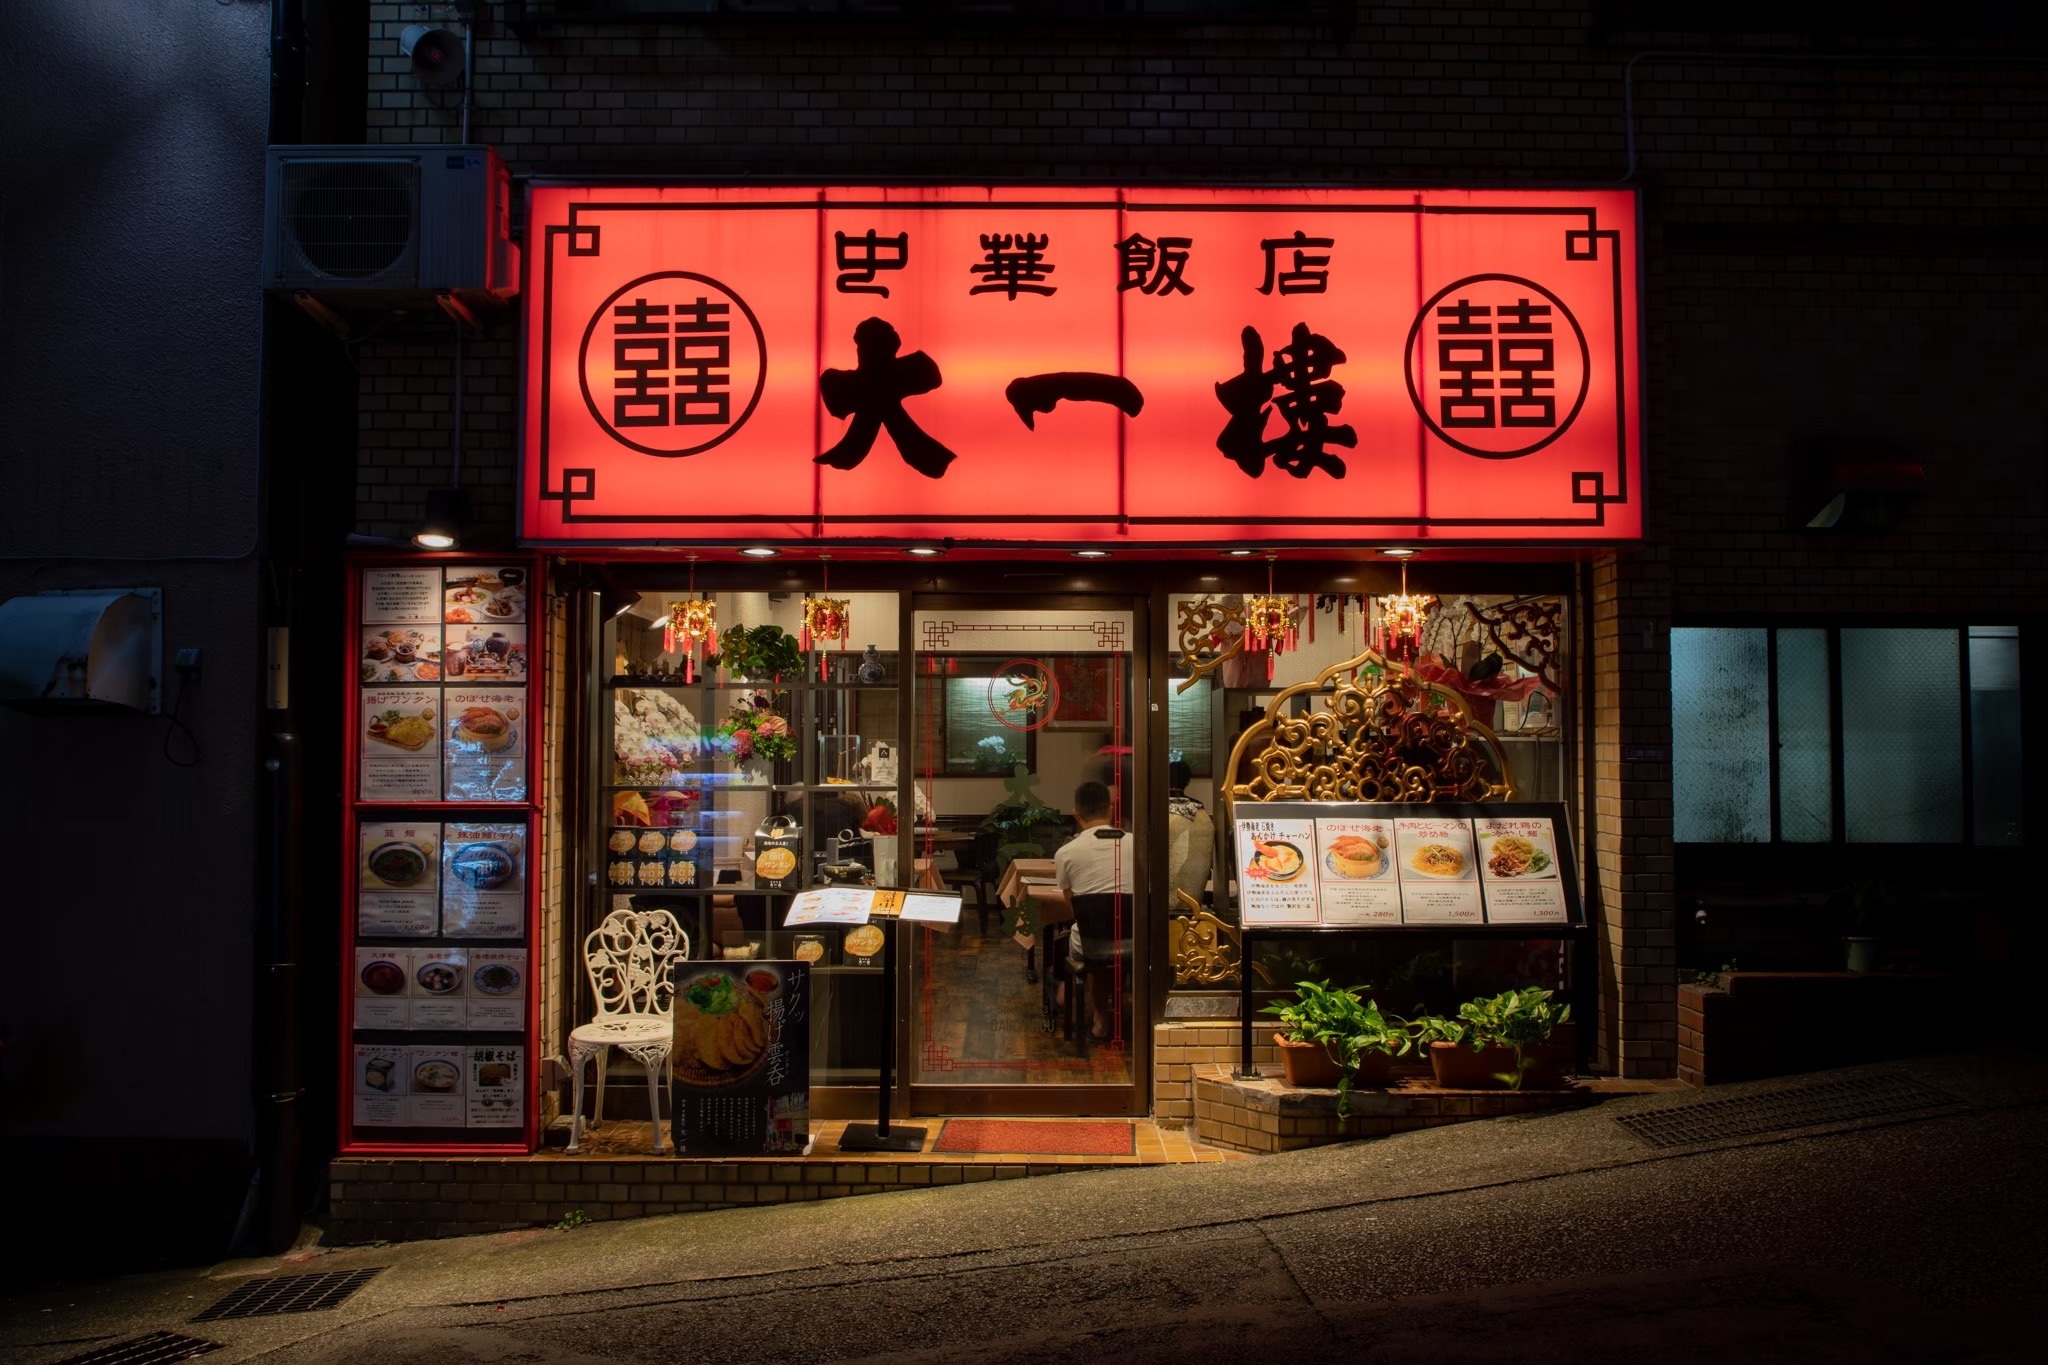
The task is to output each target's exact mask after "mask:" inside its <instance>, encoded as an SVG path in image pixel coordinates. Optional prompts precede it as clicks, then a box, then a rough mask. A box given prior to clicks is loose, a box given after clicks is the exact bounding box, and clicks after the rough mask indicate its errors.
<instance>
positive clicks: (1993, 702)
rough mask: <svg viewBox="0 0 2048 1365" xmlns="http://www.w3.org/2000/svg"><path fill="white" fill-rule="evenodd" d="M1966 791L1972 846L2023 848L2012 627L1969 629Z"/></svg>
mask: <svg viewBox="0 0 2048 1365" xmlns="http://www.w3.org/2000/svg"><path fill="white" fill-rule="evenodd" d="M1970 785H1971V787H1972V788H1973V789H1974V794H1975V796H1976V816H1977V829H1976V832H1975V837H1976V842H1977V843H1979V844H1984V845H1987V846H1989V847H1992V848H2018V847H2019V846H2020V845H2021V844H2023V843H2025V842H2026V825H2025V822H2024V819H2023V816H2024V805H2025V799H2026V786H2025V778H2024V776H2023V774H2022V773H2021V771H2020V639H2019V629H2018V628H2017V627H2015V626H1972V627H1971V628H1970Z"/></svg>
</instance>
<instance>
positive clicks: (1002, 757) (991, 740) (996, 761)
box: [974, 735, 1017, 772]
mask: <svg viewBox="0 0 2048 1365" xmlns="http://www.w3.org/2000/svg"><path fill="white" fill-rule="evenodd" d="M974 748H975V754H974V766H975V767H977V768H987V769H993V770H995V771H998V772H1008V771H1009V770H1010V769H1011V768H1012V767H1015V766H1016V763H1017V760H1016V758H1015V756H1013V755H1012V754H1011V753H1010V742H1009V741H1008V740H1007V739H1005V738H1004V737H1003V736H1001V735H987V736H985V737H983V738H981V739H978V740H976V741H975V742H974Z"/></svg>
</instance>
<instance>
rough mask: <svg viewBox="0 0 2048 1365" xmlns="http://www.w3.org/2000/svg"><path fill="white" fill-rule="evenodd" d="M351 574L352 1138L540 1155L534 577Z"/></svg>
mask: <svg viewBox="0 0 2048 1365" xmlns="http://www.w3.org/2000/svg"><path fill="white" fill-rule="evenodd" d="M355 572H356V579H355V583H354V585H353V586H354V591H353V593H352V596H351V601H352V603H353V607H354V611H353V616H352V619H351V620H350V621H349V622H348V631H349V642H350V647H351V649H352V650H353V653H354V657H353V662H352V664H351V667H352V668H353V669H354V670H355V677H354V678H353V679H352V682H353V683H354V689H353V692H352V700H351V702H350V707H349V719H350V723H351V724H352V725H353V726H354V732H353V734H352V736H351V737H350V745H349V748H350V754H351V756H352V758H353V765H352V766H353V786H352V788H351V796H352V801H351V809H350V814H349V817H348V827H347V834H346V838H347V841H348V846H349V849H350V855H351V856H350V858H349V862H348V877H347V880H346V886H345V892H344V894H345V896H346V898H347V905H348V910H349V914H348V916H347V920H346V926H347V928H346V943H345V949H346V950H345V952H344V954H343V960H344V963H345V965H346V970H347V971H348V973H349V980H348V983H347V987H346V990H345V993H344V994H345V1010H346V1014H347V1017H346V1020H345V1030H344V1037H345V1042H344V1047H343V1063H344V1067H345V1069H346V1076H347V1080H346V1089H347V1092H348V1096H349V1101H350V1102H349V1104H348V1105H347V1107H346V1109H345V1114H346V1118H345V1120H344V1124H343V1133H342V1142H343V1146H344V1149H345V1150H346V1149H354V1150H363V1149H365V1148H368V1147H380V1148H381V1147H392V1148H401V1147H420V1146H434V1147H450V1146H471V1145H485V1144H487V1145H490V1146H493V1147H499V1148H502V1147H503V1146H505V1145H506V1144H507V1143H518V1142H520V1141H521V1140H524V1141H526V1142H527V1143H529V1144H530V1143H531V1141H532V1132H531V1129H532V1119H533V1115H532V1112H531V1111H532V1099H531V1088H532V1087H531V1081H532V1074H531V1071H530V1059H531V1058H532V1057H533V1055H534V1046H535V1040H534V1038H533V1036H532V1030H533V1026H534V1023H535V1017H536V1015H537V1013H538V1011H537V1009H536V1007H535V1000H534V983H533V974H532V970H531V951H532V949H531V941H530V940H531V933H530V926H531V923H532V919H533V909H534V884H533V883H534V877H533V870H532V868H531V867H530V865H529V860H530V858H531V856H532V854H533V852H534V842H533V838H534V830H535V824H534V821H535V817H536V810H535V806H534V799H533V798H534V791H535V777H536V775H535V772H534V755H535V754H536V752H537V751H538V736H537V735H536V734H534V733H533V732H532V726H533V724H534V723H535V722H536V720H537V719H538V716H539V713H540V704H539V697H538V692H539V682H538V679H537V678H533V679H530V678H529V674H530V673H531V672H533V671H535V670H534V667H533V664H534V658H535V646H536V644H537V641H538V635H537V633H535V632H533V630H532V622H533V615H534V613H533V612H532V610H531V606H530V604H531V602H532V601H533V600H534V597H535V595H536V593H537V591H538V588H539V586H540V585H539V574H540V566H539V564H538V563H537V562H534V561H532V560H527V561H525V562H508V561H505V560H494V561H488V562H472V561H468V560H461V559H455V558H426V557H413V558H409V559H404V560H397V559H393V560H386V561H382V562H362V563H359V564H358V565H357V567H356V571H355Z"/></svg>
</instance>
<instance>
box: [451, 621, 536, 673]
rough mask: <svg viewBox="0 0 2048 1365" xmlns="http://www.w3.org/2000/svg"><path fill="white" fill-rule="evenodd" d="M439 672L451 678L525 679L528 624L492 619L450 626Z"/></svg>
mask: <svg viewBox="0 0 2048 1365" xmlns="http://www.w3.org/2000/svg"><path fill="white" fill-rule="evenodd" d="M445 642H446V652H445V653H444V654H443V655H442V656H441V659H440V666H439V670H438V674H439V675H440V676H445V677H447V678H448V679H450V680H451V681H456V682H462V681H469V682H523V681H525V679H526V627H525V626H512V625H501V624H498V623H496V622H491V623H488V624H485V625H475V626H459V625H457V626H449V627H448V628H447V635H446V637H445Z"/></svg>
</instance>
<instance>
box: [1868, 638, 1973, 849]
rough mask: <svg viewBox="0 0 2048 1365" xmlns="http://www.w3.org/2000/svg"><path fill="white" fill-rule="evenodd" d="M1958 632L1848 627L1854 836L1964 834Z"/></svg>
mask: <svg viewBox="0 0 2048 1365" xmlns="http://www.w3.org/2000/svg"><path fill="white" fill-rule="evenodd" d="M1956 643H1957V642H1956V632H1955V631H1953V630H1875V629H1847V630H1844V631H1843V632H1842V787H1843V793H1842V795H1843V805H1844V808H1845V811H1846V816H1847V824H1848V837H1849V841H1850V842H1851V843H1860V844H1932V843H1952V842H1958V841H1960V840H1961V839H1962V837H1963V765H1962V744H1961V739H1962V721H1963V697H1962V691H1963V689H1962V677H1961V666H1960V662H1959V660H1958V659H1957V656H1956Z"/></svg>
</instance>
